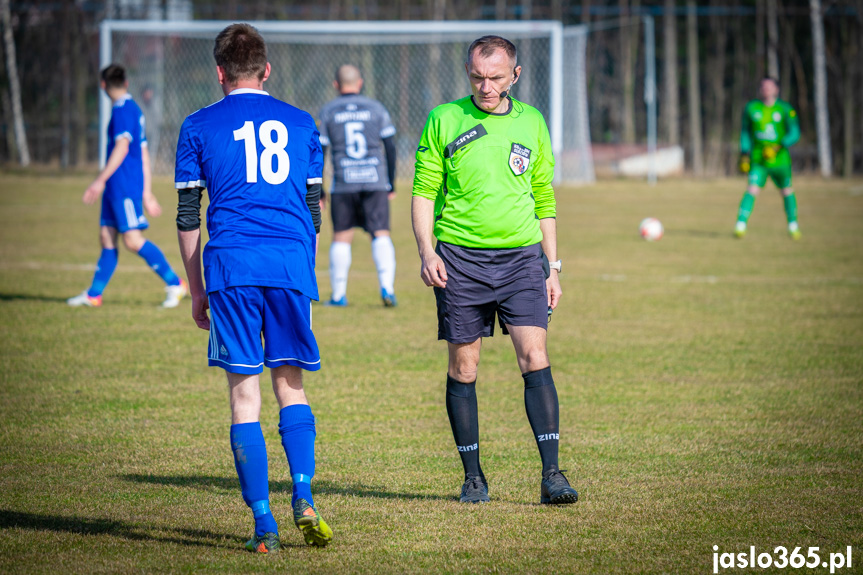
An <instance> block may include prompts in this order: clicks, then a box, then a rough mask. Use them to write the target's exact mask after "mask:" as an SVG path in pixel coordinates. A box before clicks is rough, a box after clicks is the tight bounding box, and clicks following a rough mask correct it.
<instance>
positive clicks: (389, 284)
mask: <svg viewBox="0 0 863 575" xmlns="http://www.w3.org/2000/svg"><path fill="white" fill-rule="evenodd" d="M372 259H374V260H375V267H376V268H378V281H379V282H380V284H381V289H384V290H386V291H387V293H391V294H392V293H395V282H396V248H395V246H393V240H392V238H390V237H389V236H380V237H377V238H375V239H373V240H372Z"/></svg>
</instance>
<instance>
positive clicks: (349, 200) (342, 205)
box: [330, 191, 390, 234]
mask: <svg viewBox="0 0 863 575" xmlns="http://www.w3.org/2000/svg"><path fill="white" fill-rule="evenodd" d="M389 194H390V193H389V192H385V191H380V192H346V193H336V194H330V198H331V199H330V204H331V207H330V214H331V215H332V217H333V230H334V231H337V232H344V231H346V230H352V229H354V228H363V229H364V230H365V231H367V232H368V233H370V234H372V233H374V232H377V231H379V230H389V229H390V200H389Z"/></svg>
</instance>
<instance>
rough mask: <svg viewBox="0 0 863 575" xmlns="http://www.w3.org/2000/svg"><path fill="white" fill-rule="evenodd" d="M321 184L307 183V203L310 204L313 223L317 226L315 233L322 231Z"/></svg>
mask: <svg viewBox="0 0 863 575" xmlns="http://www.w3.org/2000/svg"><path fill="white" fill-rule="evenodd" d="M322 189H323V186H321V184H306V205H307V206H309V211H310V212H311V213H312V224H313V225H314V226H315V233H316V234H318V233H320V232H321V190H322Z"/></svg>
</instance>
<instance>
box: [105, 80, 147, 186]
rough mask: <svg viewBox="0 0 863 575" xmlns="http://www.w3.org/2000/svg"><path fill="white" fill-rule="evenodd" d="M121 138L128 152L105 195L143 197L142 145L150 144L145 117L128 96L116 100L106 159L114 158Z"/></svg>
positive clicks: (110, 180)
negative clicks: (115, 148)
mask: <svg viewBox="0 0 863 575" xmlns="http://www.w3.org/2000/svg"><path fill="white" fill-rule="evenodd" d="M120 138H125V139H127V140H129V153H128V155H127V156H126V158H125V159H124V160H123V163H122V164H120V167H119V168H117V171H116V172H114V173H113V174H112V175H111V177H110V178H108V181H107V182H106V183H105V195H106V196H108V197H109V198H119V197H128V198H140V197H141V196H142V195H143V193H144V164H143V163H142V162H141V146H146V145H147V138H146V136H145V135H144V114H143V113H142V112H141V108H139V107H138V104H136V103H135V100H133V99H132V96H130V95H129V94H126V95H125V96H124V97H122V98H120V99H119V100H117V102H115V103H114V106H113V107H112V108H111V120H110V121H109V122H108V148H107V153H108V155H107V156H105V157H106V158H107V157H110V156H111V152H113V151H114V147H115V146H116V144H117V140H119V139H120Z"/></svg>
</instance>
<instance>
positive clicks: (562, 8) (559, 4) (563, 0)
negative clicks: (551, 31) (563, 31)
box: [551, 0, 569, 24]
mask: <svg viewBox="0 0 863 575" xmlns="http://www.w3.org/2000/svg"><path fill="white" fill-rule="evenodd" d="M568 8H569V1H568V0H556V1H552V3H551V19H552V20H557V21H558V22H563V24H566V22H565V21H564V15H565V14H566V13H567V12H568Z"/></svg>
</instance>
